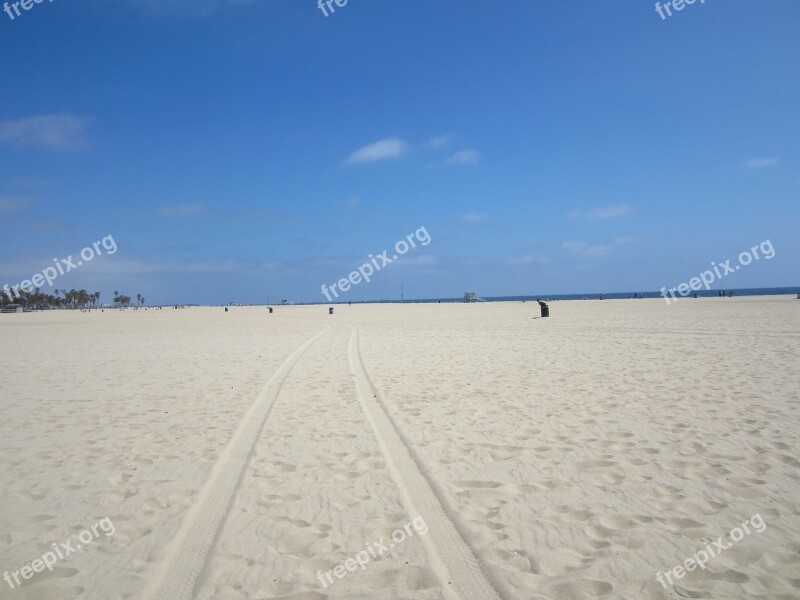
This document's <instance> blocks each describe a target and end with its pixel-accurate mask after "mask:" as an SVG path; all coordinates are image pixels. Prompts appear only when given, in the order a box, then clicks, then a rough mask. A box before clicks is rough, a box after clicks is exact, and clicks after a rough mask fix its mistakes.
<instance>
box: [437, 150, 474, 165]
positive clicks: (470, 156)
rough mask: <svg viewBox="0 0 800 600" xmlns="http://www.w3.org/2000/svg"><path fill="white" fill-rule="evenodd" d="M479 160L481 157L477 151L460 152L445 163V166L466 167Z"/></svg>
mask: <svg viewBox="0 0 800 600" xmlns="http://www.w3.org/2000/svg"><path fill="white" fill-rule="evenodd" d="M480 159H481V155H480V153H479V152H478V151H477V150H461V151H460V152H456V153H455V154H453V155H452V156H451V157H450V158H448V159H447V160H446V161H445V164H447V165H468V164H472V163H476V162H478V161H479V160H480Z"/></svg>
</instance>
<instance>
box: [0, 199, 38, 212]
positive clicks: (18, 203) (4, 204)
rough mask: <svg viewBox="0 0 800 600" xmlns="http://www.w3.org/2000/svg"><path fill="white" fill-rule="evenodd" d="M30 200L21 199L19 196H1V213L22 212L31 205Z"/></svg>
mask: <svg viewBox="0 0 800 600" xmlns="http://www.w3.org/2000/svg"><path fill="white" fill-rule="evenodd" d="M30 203H31V199H30V198H21V197H19V196H2V195H0V213H12V212H17V211H20V210H22V209H23V208H26V207H27V206H28V205H30Z"/></svg>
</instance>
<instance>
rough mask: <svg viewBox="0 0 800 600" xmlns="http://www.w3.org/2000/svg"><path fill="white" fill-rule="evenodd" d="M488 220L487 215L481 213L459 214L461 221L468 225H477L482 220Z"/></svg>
mask: <svg viewBox="0 0 800 600" xmlns="http://www.w3.org/2000/svg"><path fill="white" fill-rule="evenodd" d="M488 220H489V216H488V215H484V214H481V213H474V212H471V213H467V214H465V215H461V222H462V223H467V224H468V225H477V224H478V223H483V222H484V221H488Z"/></svg>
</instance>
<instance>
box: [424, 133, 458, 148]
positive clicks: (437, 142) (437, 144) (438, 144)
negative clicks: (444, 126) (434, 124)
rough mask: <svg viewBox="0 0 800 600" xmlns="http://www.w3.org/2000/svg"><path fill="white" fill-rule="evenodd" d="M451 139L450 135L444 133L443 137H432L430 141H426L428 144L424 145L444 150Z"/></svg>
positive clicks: (451, 135)
mask: <svg viewBox="0 0 800 600" xmlns="http://www.w3.org/2000/svg"><path fill="white" fill-rule="evenodd" d="M452 139H453V134H452V133H445V134H444V135H439V136H436V137H432V138H431V139H430V140H428V143H427V144H426V145H427V146H428V147H429V148H444V147H445V146H447V145H448V144H449V143H450V141H451V140H452Z"/></svg>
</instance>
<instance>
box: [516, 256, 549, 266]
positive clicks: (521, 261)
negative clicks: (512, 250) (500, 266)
mask: <svg viewBox="0 0 800 600" xmlns="http://www.w3.org/2000/svg"><path fill="white" fill-rule="evenodd" d="M506 262H507V263H508V264H509V265H544V264H547V263H549V262H551V260H550V259H549V258H548V257H546V256H533V255H532V254H525V255H524V256H513V257H511V258H509V259H508V260H507V261H506Z"/></svg>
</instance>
